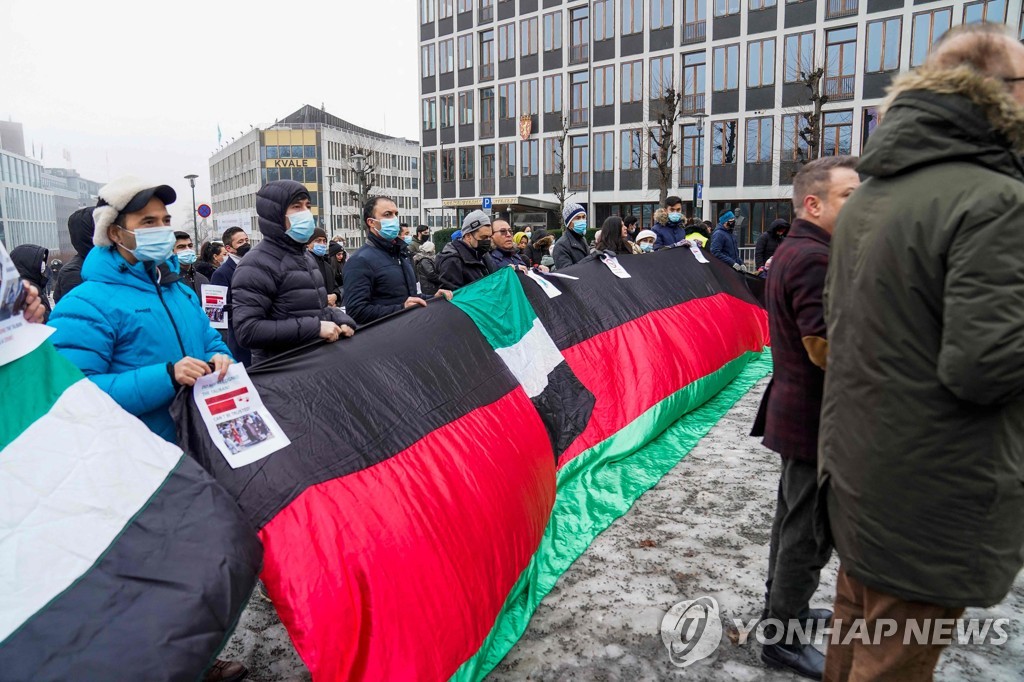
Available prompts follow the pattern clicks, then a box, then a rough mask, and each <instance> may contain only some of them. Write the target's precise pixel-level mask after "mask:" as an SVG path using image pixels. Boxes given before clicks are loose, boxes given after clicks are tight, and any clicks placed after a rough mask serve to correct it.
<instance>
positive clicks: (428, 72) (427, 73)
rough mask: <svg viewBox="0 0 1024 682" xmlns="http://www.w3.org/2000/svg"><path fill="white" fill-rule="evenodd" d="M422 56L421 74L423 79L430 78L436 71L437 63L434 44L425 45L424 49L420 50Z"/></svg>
mask: <svg viewBox="0 0 1024 682" xmlns="http://www.w3.org/2000/svg"><path fill="white" fill-rule="evenodd" d="M420 53H421V56H422V60H421V61H422V64H421V73H422V75H423V78H430V77H431V76H433V75H434V74H435V73H436V71H435V68H436V62H435V61H434V44H433V43H431V44H430V45H424V46H423V49H422V50H420Z"/></svg>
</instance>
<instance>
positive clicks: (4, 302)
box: [0, 244, 54, 365]
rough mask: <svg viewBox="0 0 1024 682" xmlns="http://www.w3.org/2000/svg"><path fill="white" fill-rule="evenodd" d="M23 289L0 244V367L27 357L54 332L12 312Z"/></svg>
mask: <svg viewBox="0 0 1024 682" xmlns="http://www.w3.org/2000/svg"><path fill="white" fill-rule="evenodd" d="M23 288H24V285H23V284H22V281H21V275H19V274H18V268H17V267H16V266H15V265H14V261H12V260H11V257H10V256H9V255H8V254H7V249H5V248H4V245H3V244H0V365H6V364H7V363H8V362H13V361H14V360H17V359H18V358H21V357H24V356H26V355H28V354H29V353H31V352H32V351H34V350H35V349H36V348H38V347H39V346H41V345H42V343H43V341H46V339H47V338H49V336H50V334H52V333H53V332H54V329H53V327H47V326H46V325H42V324H30V323H29V322H26V321H25V316H24V315H22V314H21V313H20V312H18V313H15V312H14V307H15V303H17V301H18V296H19V295H20V294H21V292H22V290H23ZM40 296H45V294H42V293H41V294H40Z"/></svg>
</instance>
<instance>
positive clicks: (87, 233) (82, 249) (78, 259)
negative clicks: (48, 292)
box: [53, 206, 96, 304]
mask: <svg viewBox="0 0 1024 682" xmlns="http://www.w3.org/2000/svg"><path fill="white" fill-rule="evenodd" d="M93 208H95V207H93V206H88V207H86V208H80V209H78V210H77V211H75V212H74V213H72V214H71V217H69V218H68V234H70V235H71V246H73V247H75V254H76V255H75V257H74V258H72V259H71V260H69V261H68V262H67V263H65V264H64V267H62V268H61V269H60V272H58V273H57V278H56V280H55V281H54V283H53V302H54V303H55V304H56V303H60V299H61V296H63V295H64V294H66V293H68V292H69V291H71V290H72V289H74V288H75V287H77V286H78V285H79V284H81V283H82V263H84V262H85V257H86V256H88V255H89V251H91V250H92V233H93V230H94V229H95V228H96V226H95V224H94V223H93V221H92V210H93Z"/></svg>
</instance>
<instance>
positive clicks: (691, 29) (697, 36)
mask: <svg viewBox="0 0 1024 682" xmlns="http://www.w3.org/2000/svg"><path fill="white" fill-rule="evenodd" d="M707 33H708V22H706V21H694V22H693V23H690V24H683V45H686V44H688V43H699V42H701V41H702V40H704V39H705V38H706V37H707Z"/></svg>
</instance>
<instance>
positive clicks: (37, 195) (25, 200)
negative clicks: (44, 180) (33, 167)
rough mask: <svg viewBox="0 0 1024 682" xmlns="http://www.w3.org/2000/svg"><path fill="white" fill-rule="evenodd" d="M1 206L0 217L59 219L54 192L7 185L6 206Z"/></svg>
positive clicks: (45, 220)
mask: <svg viewBox="0 0 1024 682" xmlns="http://www.w3.org/2000/svg"><path fill="white" fill-rule="evenodd" d="M12 160H14V159H12ZM19 184H22V183H19ZM0 208H3V210H2V211H0V217H4V218H6V219H8V220H32V221H41V222H47V223H56V221H57V202H56V201H55V199H54V196H53V195H52V194H47V193H44V192H39V191H32V190H24V189H18V188H16V187H5V188H4V206H3V207H0Z"/></svg>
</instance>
